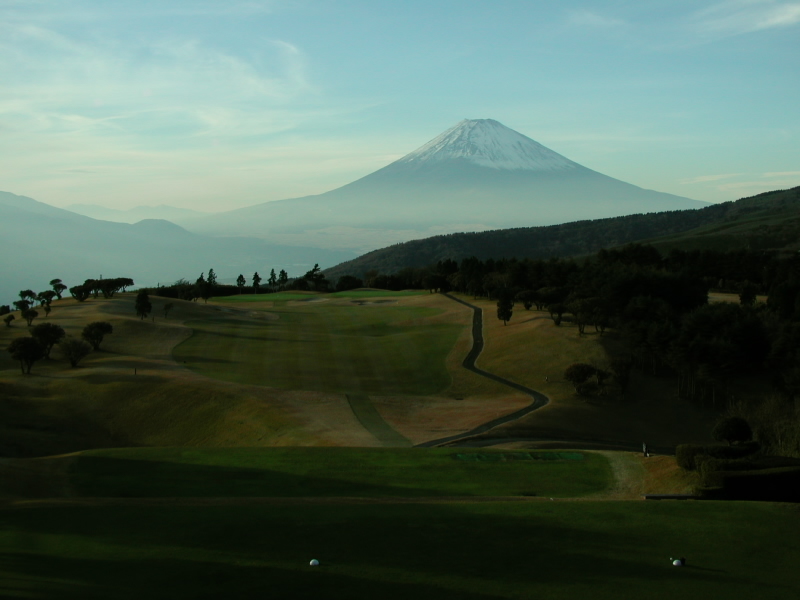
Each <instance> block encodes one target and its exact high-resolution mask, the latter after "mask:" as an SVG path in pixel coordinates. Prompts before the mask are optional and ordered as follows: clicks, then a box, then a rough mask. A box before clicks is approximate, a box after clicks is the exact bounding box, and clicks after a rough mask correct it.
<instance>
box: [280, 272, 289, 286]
mask: <svg viewBox="0 0 800 600" xmlns="http://www.w3.org/2000/svg"><path fill="white" fill-rule="evenodd" d="M287 283H289V275H288V274H287V273H286V271H284V270H283V269H281V272H280V273H278V289H279V290H282V289H283V288H284V286H285V285H286V284H287Z"/></svg>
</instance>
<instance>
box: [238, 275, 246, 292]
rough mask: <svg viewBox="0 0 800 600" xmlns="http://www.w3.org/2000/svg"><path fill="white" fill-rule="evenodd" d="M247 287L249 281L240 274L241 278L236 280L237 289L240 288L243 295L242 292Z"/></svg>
mask: <svg viewBox="0 0 800 600" xmlns="http://www.w3.org/2000/svg"><path fill="white" fill-rule="evenodd" d="M246 285H247V280H246V279H245V278H244V275H242V274H241V273H239V276H238V277H237V278H236V287H238V288H239V293H240V294H241V293H242V290H244V286H246Z"/></svg>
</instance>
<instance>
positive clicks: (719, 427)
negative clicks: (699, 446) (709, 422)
mask: <svg viewBox="0 0 800 600" xmlns="http://www.w3.org/2000/svg"><path fill="white" fill-rule="evenodd" d="M711 436H712V437H713V438H714V439H715V440H717V441H723V440H724V441H726V442H728V444H729V445H730V444H733V443H734V442H748V441H750V440H752V439H753V430H752V429H750V425H748V424H747V421H745V420H744V419H743V418H741V417H726V418H724V419H722V420H721V421H720V422H719V423H717V424H716V426H715V427H714V430H713V431H712V432H711Z"/></svg>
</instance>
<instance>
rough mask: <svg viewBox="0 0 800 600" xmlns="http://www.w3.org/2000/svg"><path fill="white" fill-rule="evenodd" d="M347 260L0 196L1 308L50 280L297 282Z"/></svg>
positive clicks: (341, 254)
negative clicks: (294, 278)
mask: <svg viewBox="0 0 800 600" xmlns="http://www.w3.org/2000/svg"><path fill="white" fill-rule="evenodd" d="M323 254H325V256H327V257H328V258H329V262H327V265H331V264H335V263H336V262H337V260H336V257H337V256H338V257H339V260H346V259H348V258H351V257H352V254H348V253H344V252H330V251H328V252H326V253H323V252H322V251H321V250H319V249H317V248H297V247H291V248H286V247H283V246H278V245H275V244H269V243H267V242H266V241H264V240H259V239H254V238H209V237H206V236H202V235H197V234H194V233H190V232H188V231H186V230H185V229H182V228H181V227H179V226H177V225H175V224H173V223H170V222H168V221H163V220H144V221H141V222H139V223H137V224H135V225H129V224H125V223H111V222H109V221H97V220H95V219H91V218H89V217H84V216H81V215H77V214H75V213H72V212H69V211H66V210H62V209H59V208H55V207H53V206H49V205H47V204H44V203H42V202H37V201H36V200H33V199H31V198H26V197H24V196H16V195H15V194H10V193H8V192H0V256H2V257H3V261H2V263H0V304H10V303H11V302H12V301H13V300H16V299H17V298H18V297H17V292H18V291H19V290H21V289H28V288H31V289H33V290H34V291H37V292H38V291H42V290H45V289H47V288H48V285H47V284H48V282H49V281H50V280H51V279H54V278H59V279H63V280H64V283H65V284H67V285H69V286H73V285H77V284H79V283H82V282H83V281H84V280H85V279H87V278H99V277H100V276H105V277H117V276H119V277H131V278H133V279H134V280H135V281H136V283H137V284H139V285H155V284H157V283H159V282H161V283H172V282H173V281H175V280H176V279H179V278H181V277H186V278H194V277H197V276H198V275H199V274H200V273H201V272H204V271H207V270H208V269H209V268H213V269H214V270H215V271H216V272H217V274H218V276H219V277H220V279H221V280H233V279H234V278H235V277H236V276H237V275H238V274H239V273H243V274H244V275H245V276H246V277H248V279H249V278H250V277H251V276H252V274H253V272H255V271H259V272H263V271H265V272H266V273H269V269H271V268H275V269H281V268H284V269H286V270H287V271H288V272H289V274H290V275H298V274H302V273H303V272H305V271H307V270H308V269H310V268H311V267H312V266H313V265H314V263H320V264H321V265H322V266H326V263H325V261H324V260H323V258H322V255H323Z"/></svg>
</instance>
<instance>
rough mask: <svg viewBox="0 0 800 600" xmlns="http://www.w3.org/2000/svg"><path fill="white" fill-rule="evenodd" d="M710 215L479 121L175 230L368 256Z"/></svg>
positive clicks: (696, 205) (183, 222)
mask: <svg viewBox="0 0 800 600" xmlns="http://www.w3.org/2000/svg"><path fill="white" fill-rule="evenodd" d="M704 206H708V204H707V203H704V202H698V201H696V200H690V199H689V198H683V197H680V196H673V195H671V194H664V193H661V192H655V191H652V190H645V189H642V188H639V187H636V186H634V185H631V184H629V183H625V182H622V181H619V180H617V179H613V178H611V177H607V176H606V175H602V174H600V173H597V172H596V171H592V170H591V169H587V168H586V167H583V166H581V165H579V164H578V163H576V162H573V161H571V160H569V159H567V158H565V157H564V156H561V155H560V154H558V153H556V152H553V151H552V150H550V149H548V148H546V147H544V146H542V145H541V144H539V143H537V142H535V141H534V140H532V139H530V138H528V137H526V136H524V135H522V134H520V133H517V132H516V131H513V130H511V129H509V128H508V127H505V126H504V125H502V124H500V123H498V122H497V121H493V120H491V119H477V120H464V121H461V122H460V123H458V124H457V125H456V126H454V127H452V128H451V129H449V130H447V131H445V132H444V133H442V134H441V135H439V136H438V137H436V138H435V139H433V140H431V141H430V142H428V143H427V144H425V145H424V146H422V147H421V148H419V149H417V150H415V151H414V152H412V153H410V154H408V155H406V156H404V157H403V158H401V159H399V160H397V161H395V162H393V163H391V164H390V165H387V166H386V167H384V168H382V169H380V170H378V171H376V172H374V173H371V174H370V175H367V176H366V177H363V178H361V179H359V180H357V181H354V182H352V183H350V184H347V185H345V186H343V187H340V188H337V189H335V190H332V191H329V192H326V193H324V194H319V195H316V196H306V197H304V198H294V199H289V200H280V201H274V202H266V203H263V204H258V205H255V206H250V207H247V208H241V209H238V210H233V211H229V212H223V213H216V214H214V215H213V216H210V217H204V218H200V219H187V220H181V221H179V223H180V224H181V225H183V226H184V227H186V228H187V229H189V230H190V231H194V232H197V233H204V234H209V235H250V236H258V237H264V238H268V239H270V240H271V241H273V242H274V243H281V244H292V245H303V246H316V247H320V248H341V249H351V250H356V251H358V252H365V251H368V250H373V249H375V248H379V247H383V246H386V245H388V244H391V243H395V242H405V241H408V240H411V239H419V238H424V237H429V236H431V235H435V234H442V233H452V232H462V231H484V230H489V229H498V228H507V227H520V226H533V225H549V224H555V223H564V222H568V221H576V220H579V219H599V218H604V217H613V216H620V215H627V214H632V213H650V212H659V211H665V210H679V209H691V208H701V207H704Z"/></svg>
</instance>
